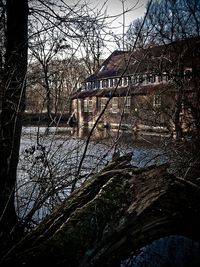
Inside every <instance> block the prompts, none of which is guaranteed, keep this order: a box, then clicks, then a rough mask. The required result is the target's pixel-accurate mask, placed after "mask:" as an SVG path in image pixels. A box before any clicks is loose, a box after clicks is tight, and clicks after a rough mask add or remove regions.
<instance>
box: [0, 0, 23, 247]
mask: <svg viewBox="0 0 200 267" xmlns="http://www.w3.org/2000/svg"><path fill="white" fill-rule="evenodd" d="M6 11H7V32H6V41H7V42H6V55H5V66H4V72H3V82H2V92H3V98H2V113H1V122H0V124H1V131H0V134H1V135H0V151H1V160H0V229H1V230H0V242H1V249H2V246H3V243H4V242H5V243H7V241H6V239H7V238H8V237H9V236H10V233H11V231H12V229H13V227H14V226H15V224H16V222H17V217H16V213H15V206H14V194H15V183H16V170H17V164H18V158H19V147H20V138H21V129H22V113H23V111H24V106H25V80H26V69H27V19H28V1H27V0H20V1H14V0H7V1H6Z"/></svg>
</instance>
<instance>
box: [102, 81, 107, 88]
mask: <svg viewBox="0 0 200 267" xmlns="http://www.w3.org/2000/svg"><path fill="white" fill-rule="evenodd" d="M102 87H103V88H107V87H108V80H107V79H106V80H103V81H102Z"/></svg>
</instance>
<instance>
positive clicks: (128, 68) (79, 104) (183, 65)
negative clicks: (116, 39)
mask: <svg viewBox="0 0 200 267" xmlns="http://www.w3.org/2000/svg"><path fill="white" fill-rule="evenodd" d="M199 59H200V38H191V39H187V40H184V41H178V42H174V43H170V44H166V45H160V46H153V47H149V48H146V49H141V50H136V51H134V52H128V51H114V52H113V53H112V54H111V55H110V56H109V57H108V58H107V59H106V60H105V61H104V62H103V64H102V65H101V66H100V68H99V69H98V70H97V71H96V72H95V73H94V74H92V75H91V76H89V77H88V78H87V79H86V80H85V81H84V82H83V83H82V86H81V88H80V89H79V90H78V91H77V92H75V93H74V94H73V95H72V113H73V114H75V117H76V118H77V122H78V125H79V126H80V127H83V126H85V127H91V126H93V125H94V123H95V122H96V120H97V119H98V124H97V126H98V127H110V128H117V127H120V128H122V129H133V130H135V131H140V130H144V131H147V130H148V131H158V132H163V131H164V132H170V133H172V132H173V131H181V132H183V131H184V132H185V131H190V130H191V128H193V127H194V126H193V119H194V118H193V114H192V107H193V106H194V105H195V101H196V99H197V91H198V88H199V84H198V81H199V70H200V66H199V62H200V60H199ZM99 116H100V118H99Z"/></svg>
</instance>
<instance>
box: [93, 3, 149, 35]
mask: <svg viewBox="0 0 200 267" xmlns="http://www.w3.org/2000/svg"><path fill="white" fill-rule="evenodd" d="M147 1H148V0H124V8H125V10H129V9H132V10H131V11H129V12H127V13H126V15H125V29H127V28H128V25H129V24H130V23H131V22H132V21H133V20H135V19H136V18H140V17H142V16H143V15H144V13H145V10H146V4H147ZM95 2H96V3H97V8H100V7H101V6H102V4H103V3H104V2H103V1H98V0H93V1H91V3H94V4H95ZM106 6H107V14H108V15H111V16H116V15H119V14H121V13H122V10H123V7H122V0H107V3H106ZM113 25H114V27H116V31H117V32H121V33H122V31H123V26H122V25H123V16H122V15H121V16H120V17H119V18H117V19H116V20H115V22H114V23H113Z"/></svg>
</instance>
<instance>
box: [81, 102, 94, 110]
mask: <svg viewBox="0 0 200 267" xmlns="http://www.w3.org/2000/svg"><path fill="white" fill-rule="evenodd" d="M83 111H84V112H93V102H92V99H84V101H83Z"/></svg>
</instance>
